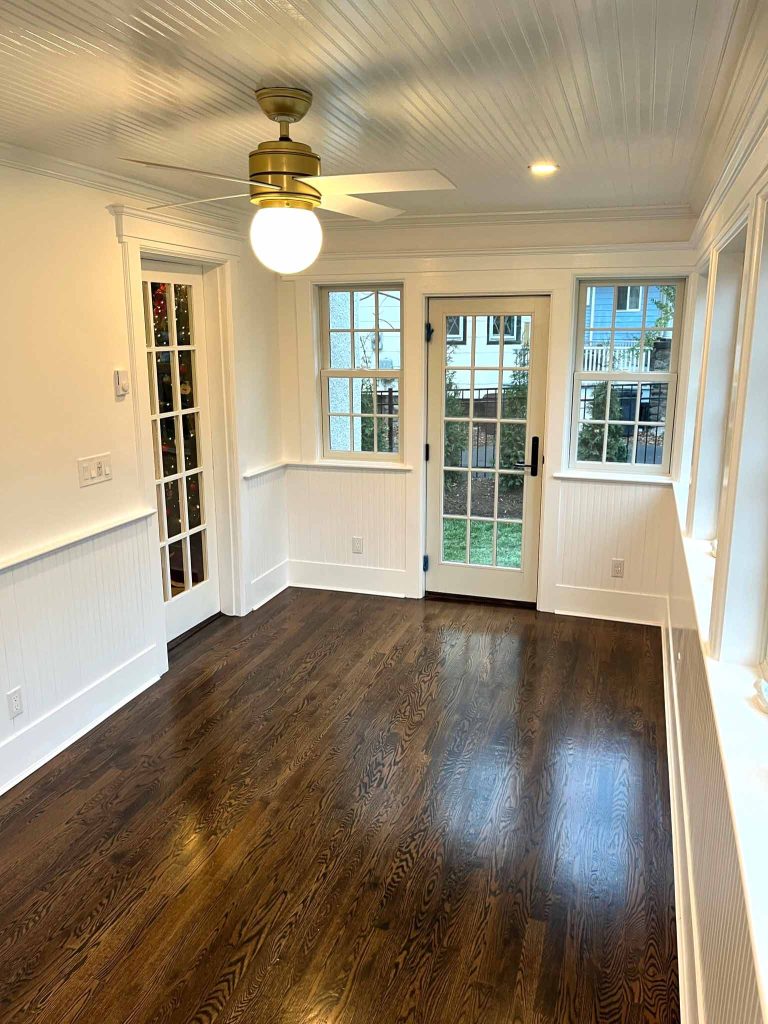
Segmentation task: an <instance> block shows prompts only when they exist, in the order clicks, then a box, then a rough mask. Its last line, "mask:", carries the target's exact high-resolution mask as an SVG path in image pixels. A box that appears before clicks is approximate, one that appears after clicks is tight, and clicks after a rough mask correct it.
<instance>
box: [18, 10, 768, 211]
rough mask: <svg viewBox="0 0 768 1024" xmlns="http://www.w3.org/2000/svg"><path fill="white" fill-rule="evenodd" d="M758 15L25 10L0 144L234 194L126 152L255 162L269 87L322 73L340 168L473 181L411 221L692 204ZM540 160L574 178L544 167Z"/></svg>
mask: <svg viewBox="0 0 768 1024" xmlns="http://www.w3.org/2000/svg"><path fill="white" fill-rule="evenodd" d="M755 6H756V4H755V0H471V2H468V0H354V2H352V0H157V2H153V0H138V2H133V3H130V2H126V0H101V2H99V3H97V2H93V0H4V2H3V4H2V7H1V8H0V68H1V70H2V81H3V88H2V90H0V138H2V140H3V141H4V142H6V143H10V144H13V145H16V146H22V147H26V148H29V149H33V150H38V151H41V152H43V153H46V154H50V155H53V156H57V157H61V158H64V159H68V160H72V161H77V162H79V163H81V164H87V165H89V166H92V167H96V168H99V169H102V170H106V171H111V172H116V173H119V174H121V175H123V176H125V177H134V178H136V177H140V178H141V179H142V180H143V181H145V182H148V183H150V184H153V185H157V186H163V187H165V188H173V189H174V190H176V191H178V192H182V193H186V194H189V195H195V196H208V195H214V194H216V188H217V186H216V185H214V186H213V187H212V186H211V184H210V182H207V181H205V180H204V179H203V180H200V179H196V178H194V177H193V176H191V175H170V174H168V173H167V172H162V173H161V172H155V171H150V170H146V171H145V170H137V169H136V168H134V167H131V166H130V165H128V164H124V163H121V162H120V160H119V159H118V158H119V157H120V156H121V155H123V156H131V157H140V158H145V159H151V160H158V161H163V162H167V163H173V164H183V165H188V166H196V167H200V168H203V169H207V170H221V171H224V172H226V173H230V174H235V175H239V174H243V173H244V172H245V171H246V170H247V156H248V152H249V150H251V149H253V148H254V147H255V146H256V145H257V144H258V143H259V142H261V141H263V140H264V139H267V138H272V137H274V136H275V131H274V126H273V125H272V124H271V123H269V122H268V121H267V120H266V119H265V118H264V117H263V116H262V115H261V113H260V111H259V110H258V108H257V106H256V103H255V100H254V97H253V89H254V88H257V87H259V86H262V85H274V84H289V85H301V86H304V87H308V88H310V89H311V90H312V91H313V92H314V94H315V101H314V105H313V107H312V110H311V111H310V113H309V115H308V116H307V118H306V119H305V120H304V121H303V122H302V123H301V124H300V125H298V126H296V128H295V129H294V132H293V134H294V137H295V138H298V139H299V140H301V141H305V142H308V143H310V144H311V145H312V146H313V147H314V149H315V150H316V151H317V152H318V153H320V155H321V157H322V161H323V171H324V173H326V174H334V173H343V172H358V171H370V170H379V169H381V170H393V169H399V168H404V169H408V168H422V167H436V168H438V169H439V170H441V171H443V172H444V173H445V174H446V175H448V176H449V177H450V178H451V179H452V180H453V181H454V182H455V183H456V185H457V190H456V191H455V192H447V193H444V192H427V193H422V194H409V195H398V196H396V197H392V199H390V202H391V203H392V205H397V206H400V207H401V208H404V209H405V210H406V212H407V213H409V214H414V215H425V214H426V215H428V214H451V215H453V214H457V213H466V214H471V213H481V212H482V213H489V212H496V211H519V210H523V211H529V210H556V209H561V210H562V209H582V208H599V207H638V206H651V205H653V206H656V205H669V206H675V205H678V204H682V205H686V204H689V203H691V202H694V203H695V198H694V197H695V196H696V195H700V194H701V193H702V182H701V181H700V180H697V174H698V173H699V168H700V167H701V166H702V165H703V164H704V159H703V158H704V155H705V154H706V153H707V151H708V147H709V146H710V145H711V143H712V142H713V137H714V134H715V132H716V130H717V129H718V115H719V114H720V112H721V110H722V109H723V104H724V102H725V99H726V96H727V92H728V89H729V86H730V84H731V80H732V78H733V76H734V73H735V71H736V69H737V65H738V61H739V56H740V53H741V51H742V48H743V46H744V43H745V40H746V38H747V36H748V33H749V30H750V20H751V18H752V15H753V13H754V10H755ZM541 158H547V159H551V160H554V161H556V162H557V163H559V164H560V165H561V168H562V169H561V171H560V173H559V174H557V175H556V176H555V177H553V178H551V179H545V180H539V179H534V178H532V177H531V175H530V174H529V173H528V171H527V165H528V164H529V163H530V162H531V161H532V160H536V159H541ZM708 184H711V183H709V182H705V183H704V186H707V185H708ZM705 190H706V189H705ZM227 192H228V186H227V185H226V183H225V185H224V188H222V189H221V193H222V194H225V193H227ZM374 198H376V197H374ZM243 202H244V201H243Z"/></svg>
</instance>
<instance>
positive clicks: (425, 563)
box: [421, 555, 429, 572]
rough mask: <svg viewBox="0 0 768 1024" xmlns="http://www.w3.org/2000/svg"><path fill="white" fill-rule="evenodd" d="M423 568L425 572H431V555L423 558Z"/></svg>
mask: <svg viewBox="0 0 768 1024" xmlns="http://www.w3.org/2000/svg"><path fill="white" fill-rule="evenodd" d="M421 568H422V569H423V571H424V572H427V571H428V570H429V555H424V557H423V558H422V560H421Z"/></svg>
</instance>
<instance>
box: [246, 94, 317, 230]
mask: <svg viewBox="0 0 768 1024" xmlns="http://www.w3.org/2000/svg"><path fill="white" fill-rule="evenodd" d="M256 99H257V100H258V103H259V106H260V107H261V109H262V110H263V111H264V113H265V114H266V115H267V117H268V118H269V119H270V120H271V121H276V122H277V123H278V124H279V125H280V138H279V139H275V140H269V141H268V142H262V143H261V144H260V145H259V146H258V148H257V149H255V150H254V151H253V152H252V153H251V154H250V155H249V157H248V176H249V177H250V178H251V180H253V181H254V184H252V185H251V202H252V203H256V205H257V206H260V207H265V208H266V207H276V206H277V207H286V206H287V207H294V208H296V209H300V210H313V209H314V208H315V207H316V206H319V205H320V199H321V196H320V193H319V192H318V190H317V189H316V188H314V187H313V186H312V185H310V184H308V183H305V182H303V181H301V180H297V179H301V178H302V177H312V176H314V175H317V174H320V157H319V156H318V155H317V153H313V152H312V149H311V147H310V146H307V145H305V144H304V143H303V142H294V141H293V139H291V137H290V135H289V134H288V125H291V124H295V123H296V122H297V121H300V120H301V119H302V117H304V115H305V114H306V112H307V111H308V110H309V108H310V106H311V105H312V93H311V92H309V91H308V90H306V89H290V88H287V87H282V86H278V87H276V88H271V89H259V90H258V91H257V92H256ZM256 181H263V182H268V183H269V184H271V185H277V186H278V187H279V188H280V191H279V192H274V191H273V190H272V189H266V188H260V187H259V185H258V184H256V183H255V182H256Z"/></svg>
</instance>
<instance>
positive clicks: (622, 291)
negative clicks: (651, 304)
mask: <svg viewBox="0 0 768 1024" xmlns="http://www.w3.org/2000/svg"><path fill="white" fill-rule="evenodd" d="M642 308H643V286H642V285H641V284H621V285H619V286H618V288H617V289H616V310H617V311H618V312H619V313H639V312H640V310H641V309H642Z"/></svg>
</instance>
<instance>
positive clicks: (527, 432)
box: [426, 296, 549, 602]
mask: <svg viewBox="0 0 768 1024" xmlns="http://www.w3.org/2000/svg"><path fill="white" fill-rule="evenodd" d="M429 319H430V322H431V324H432V327H433V332H434V333H433V336H432V341H431V343H430V346H429V364H428V402H427V427H428V435H427V436H428V443H429V448H430V458H429V462H428V464H427V549H426V550H427V555H428V558H429V568H428V571H427V576H426V587H427V590H428V591H431V592H436V593H446V594H460V595H467V596H474V597H487V598H495V599H506V600H512V601H524V602H535V600H536V594H537V576H538V556H539V521H540V513H541V481H542V464H543V458H542V455H543V448H542V441H543V435H544V405H545V387H546V359H547V341H548V335H549V299H548V298H546V297H541V296H530V297H518V296H515V297H493V298H467V299H456V298H451V299H437V300H435V299H433V300H430V304H429ZM536 449H538V454H537V453H536Z"/></svg>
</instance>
